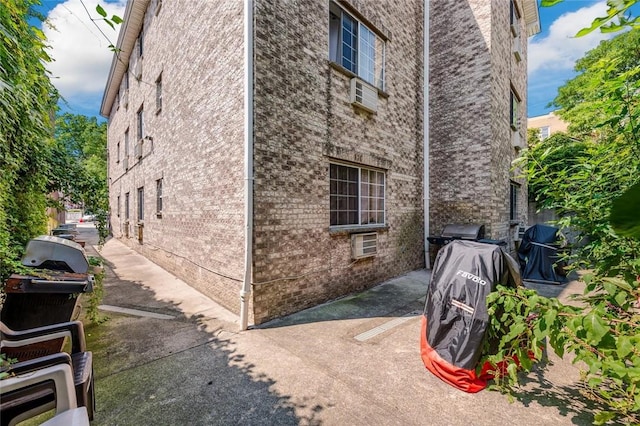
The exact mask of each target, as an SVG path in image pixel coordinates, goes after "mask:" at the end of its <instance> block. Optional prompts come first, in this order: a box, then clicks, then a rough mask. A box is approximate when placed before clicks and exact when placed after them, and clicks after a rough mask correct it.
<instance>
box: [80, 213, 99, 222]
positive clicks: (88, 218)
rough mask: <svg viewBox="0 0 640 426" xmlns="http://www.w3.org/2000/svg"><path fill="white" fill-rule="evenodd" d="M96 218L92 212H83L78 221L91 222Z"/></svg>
mask: <svg viewBox="0 0 640 426" xmlns="http://www.w3.org/2000/svg"><path fill="white" fill-rule="evenodd" d="M94 220H96V216H95V215H93V214H85V215H84V216H82V217H81V218H80V222H93V221H94Z"/></svg>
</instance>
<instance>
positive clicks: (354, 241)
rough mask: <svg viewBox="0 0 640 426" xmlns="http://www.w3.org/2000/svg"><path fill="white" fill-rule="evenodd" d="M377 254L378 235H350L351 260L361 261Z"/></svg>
mask: <svg viewBox="0 0 640 426" xmlns="http://www.w3.org/2000/svg"><path fill="white" fill-rule="evenodd" d="M377 253H378V234H376V233H371V234H353V235H351V258H352V259H362V258H365V257H371V256H375V255H376V254H377Z"/></svg>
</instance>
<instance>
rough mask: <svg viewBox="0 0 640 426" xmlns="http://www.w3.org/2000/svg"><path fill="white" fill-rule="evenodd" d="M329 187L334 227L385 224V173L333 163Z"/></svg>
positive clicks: (331, 217)
mask: <svg viewBox="0 0 640 426" xmlns="http://www.w3.org/2000/svg"><path fill="white" fill-rule="evenodd" d="M329 184H330V185H329V186H330V191H329V197H330V225H331V226H341V225H384V223H385V222H384V221H385V216H384V210H385V205H384V204H385V174H384V172H382V171H378V170H372V169H365V168H360V167H352V166H345V165H342V164H331V165H330V170H329Z"/></svg>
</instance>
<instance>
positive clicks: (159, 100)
mask: <svg viewBox="0 0 640 426" xmlns="http://www.w3.org/2000/svg"><path fill="white" fill-rule="evenodd" d="M160 110H162V73H160V75H159V76H158V79H157V80H156V114H157V113H159V112H160Z"/></svg>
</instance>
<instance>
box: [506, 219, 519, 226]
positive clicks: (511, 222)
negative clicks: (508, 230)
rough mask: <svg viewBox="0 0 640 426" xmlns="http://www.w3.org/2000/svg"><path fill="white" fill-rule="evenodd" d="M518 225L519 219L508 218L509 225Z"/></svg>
mask: <svg viewBox="0 0 640 426" xmlns="http://www.w3.org/2000/svg"><path fill="white" fill-rule="evenodd" d="M518 225H520V221H519V220H510V221H509V226H518Z"/></svg>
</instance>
